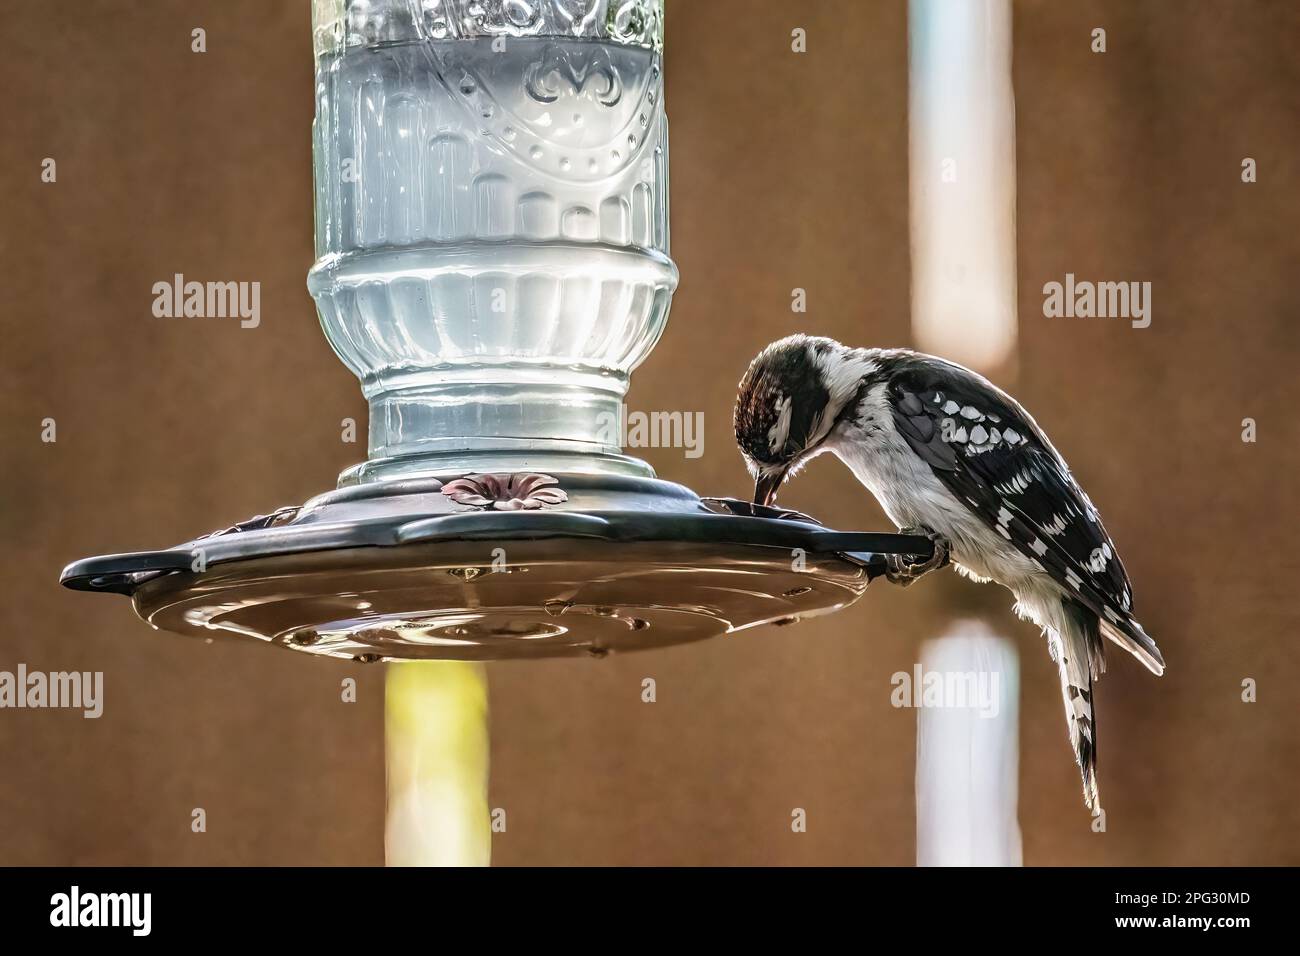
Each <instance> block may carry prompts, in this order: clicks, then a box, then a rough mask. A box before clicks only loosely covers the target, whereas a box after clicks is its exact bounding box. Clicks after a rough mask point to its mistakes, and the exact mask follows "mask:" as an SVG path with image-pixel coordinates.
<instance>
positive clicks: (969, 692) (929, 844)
mask: <svg viewBox="0 0 1300 956" xmlns="http://www.w3.org/2000/svg"><path fill="white" fill-rule="evenodd" d="M920 674H921V680H920V681H919V682H918V681H915V680H914V681H913V689H912V693H913V695H914V696H913V703H914V704H915V705H916V706H917V711H916V863H917V865H918V866H1020V865H1021V862H1022V860H1021V852H1020V823H1019V821H1018V820H1017V819H1016V807H1017V804H1018V802H1019V801H1018V797H1019V780H1018V777H1019V769H1020V752H1019V741H1018V736H1019V727H1020V720H1019V696H1020V675H1019V658H1018V657H1017V655H1016V649H1015V645H1014V644H1012V643H1011V642H1010V641H1008V640H1006V639H1005V638H1002V637H998V636H997V635H995V634H994V633H993V632H992V631H990V630H989V629H988V627H987V626H985V625H984V624H981V623H979V622H977V621H961V622H958V623H957V624H956V625H954V627H953V630H952V631H950V632H949V633H947V634H945V635H944V636H943V637H941V638H939V639H938V640H933V641H927V642H926V644H925V646H924V647H923V648H922V652H921V668H920ZM931 682H933V683H931ZM918 684H919V686H917V685H918Z"/></svg>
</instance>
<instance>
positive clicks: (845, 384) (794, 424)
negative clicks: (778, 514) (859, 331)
mask: <svg viewBox="0 0 1300 956" xmlns="http://www.w3.org/2000/svg"><path fill="white" fill-rule="evenodd" d="M875 368H876V362H875V360H874V359H873V358H872V353H871V352H870V351H867V350H862V349H850V348H848V347H846V346H844V345H841V344H840V343H839V342H836V341H835V340H834V339H827V338H816V337H813V336H809V335H791V336H789V337H787V338H784V339H781V340H779V341H777V342H773V343H772V344H771V345H769V346H768V347H767V348H765V349H763V351H761V352H759V353H758V356H757V357H756V358H755V359H754V361H752V362H751V363H750V364H749V370H748V371H746V372H745V376H744V378H742V379H741V380H740V389H739V392H738V394H737V395H736V414H735V425H736V444H737V445H739V446H740V453H741V455H742V456H743V457H744V459H745V464H746V466H748V468H749V471H750V474H752V475H753V476H754V503H755V504H759V505H770V504H771V503H772V501H773V500H774V499H775V498H776V493H777V491H778V489H780V487H781V482H783V481H784V480H785V479H786V478H787V477H788V476H790V475H793V474H794V473H795V472H797V471H798V469H799V468H800V467H802V466H803V464H804V463H805V462H807V461H809V460H810V459H812V458H814V457H815V456H816V455H818V454H819V453H820V452H822V451H824V450H825V447H824V443H825V441H826V439H827V437H829V436H830V434H831V432H832V431H833V430H834V428H835V425H836V424H837V423H838V421H839V420H840V417H841V416H842V415H843V414H844V412H845V411H846V410H847V409H850V408H851V407H852V405H853V404H854V403H855V401H856V399H857V396H858V393H859V389H860V388H861V387H862V384H863V382H864V380H865V379H866V378H867V377H868V376H869V375H870V374H871V373H872V371H874V370H875Z"/></svg>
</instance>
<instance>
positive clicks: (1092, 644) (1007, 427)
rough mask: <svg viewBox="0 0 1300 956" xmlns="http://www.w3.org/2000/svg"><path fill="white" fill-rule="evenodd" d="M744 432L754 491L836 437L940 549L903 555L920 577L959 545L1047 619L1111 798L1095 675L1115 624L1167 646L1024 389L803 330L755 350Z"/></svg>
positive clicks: (1138, 644)
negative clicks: (1145, 624)
mask: <svg viewBox="0 0 1300 956" xmlns="http://www.w3.org/2000/svg"><path fill="white" fill-rule="evenodd" d="M735 425H736V441H737V443H738V444H739V445H740V450H741V453H742V454H743V455H744V458H745V463H746V464H747V465H748V466H749V469H750V472H751V473H752V474H753V476H754V481H755V487H754V501H755V503H757V504H760V505H770V504H771V503H772V501H773V499H774V498H775V497H776V493H777V490H778V489H779V488H780V486H781V483H782V482H783V481H785V480H786V479H787V478H788V477H790V476H792V475H793V474H795V473H796V472H797V471H798V470H799V469H800V468H801V467H802V466H803V465H804V464H806V463H807V462H808V461H809V460H810V459H812V458H815V457H816V456H817V455H820V454H822V453H823V452H830V453H832V454H833V455H835V456H836V457H838V458H839V459H840V460H841V461H842V462H844V464H846V465H847V466H848V467H849V469H850V470H851V471H852V472H853V474H854V475H855V476H856V477H857V479H858V480H859V481H860V482H862V484H863V485H865V486H866V487H867V488H868V490H870V491H871V493H872V494H873V495H875V497H876V499H877V500H878V501H879V502H880V505H881V507H882V508H883V509H884V510H885V513H886V514H887V515H888V516H889V518H890V520H891V521H893V522H894V523H895V524H897V525H898V526H899V528H901V529H903V530H904V531H907V532H910V533H915V534H923V535H927V536H929V537H930V538H931V540H933V541H934V542H935V551H934V556H933V557H932V558H930V559H928V560H927V561H926V562H925V563H924V564H911V565H909V564H899V563H895V564H894V565H893V566H892V567H891V572H890V574H889V577H890V579H891V580H894V581H896V582H898V583H901V584H907V583H910V582H911V581H913V580H915V579H916V578H917V577H919V576H920V575H922V574H925V573H926V572H928V571H931V570H934V569H935V568H938V567H942V566H943V565H944V564H946V563H948V561H949V560H951V562H952V563H953V564H954V565H955V566H956V568H957V570H958V571H960V572H961V573H962V574H964V575H966V576H967V577H969V578H972V579H974V580H976V581H981V582H984V581H996V582H998V583H999V584H1001V585H1003V586H1004V587H1006V588H1007V589H1008V590H1010V591H1011V593H1012V594H1014V595H1015V597H1016V611H1017V612H1018V613H1019V614H1020V616H1021V617H1023V618H1026V619H1028V620H1031V621H1033V622H1034V623H1036V624H1037V625H1039V627H1041V628H1042V629H1043V633H1044V634H1045V636H1046V637H1047V642H1048V648H1049V651H1050V652H1051V655H1052V658H1053V660H1055V661H1056V663H1057V666H1058V669H1059V671H1060V675H1061V693H1062V695H1063V697H1064V700H1065V716H1066V721H1067V723H1068V726H1069V735H1070V742H1071V744H1072V745H1073V746H1074V756H1075V760H1076V762H1077V763H1078V765H1079V772H1080V773H1081V774H1082V776H1083V798H1084V802H1085V803H1086V804H1087V805H1088V806H1089V807H1090V808H1092V807H1099V802H1098V794H1097V750H1096V747H1097V724H1096V719H1095V716H1094V713H1093V697H1092V682H1093V680H1094V679H1096V678H1097V677H1098V676H1100V674H1101V673H1102V671H1103V670H1104V667H1105V665H1104V661H1103V656H1102V638H1103V637H1105V638H1108V639H1109V640H1111V641H1113V642H1114V643H1116V644H1118V645H1119V646H1120V647H1122V648H1123V649H1124V650H1126V651H1128V652H1129V653H1130V654H1132V655H1133V656H1134V657H1136V658H1137V659H1138V660H1140V661H1141V662H1142V663H1143V664H1145V665H1146V666H1147V668H1148V669H1149V670H1150V671H1151V672H1152V673H1154V674H1157V675H1159V674H1162V673H1164V669H1165V662H1164V659H1163V658H1162V657H1161V656H1160V650H1159V648H1157V647H1156V644H1155V641H1153V640H1152V639H1151V638H1150V637H1149V636H1147V634H1146V632H1145V631H1143V630H1142V626H1141V625H1140V624H1139V623H1138V622H1137V621H1136V620H1135V619H1134V617H1133V591H1132V588H1131V586H1130V585H1129V579H1128V574H1127V573H1126V572H1125V571H1124V565H1123V564H1122V563H1121V562H1120V559H1119V555H1118V554H1117V553H1116V551H1115V545H1114V544H1113V543H1112V542H1111V540H1110V536H1109V535H1107V533H1106V529H1105V528H1104V527H1103V526H1102V523H1101V518H1100V516H1099V515H1098V514H1097V509H1096V508H1094V507H1093V505H1092V502H1091V501H1089V500H1088V496H1087V495H1086V494H1084V493H1083V490H1082V489H1081V488H1080V487H1079V486H1078V484H1076V483H1075V480H1074V478H1073V477H1072V476H1071V475H1070V469H1069V466H1068V465H1066V463H1065V460H1064V459H1063V458H1062V457H1061V456H1060V454H1059V453H1058V452H1057V451H1056V449H1055V448H1053V447H1052V443H1051V442H1050V441H1048V439H1047V436H1046V435H1045V434H1044V433H1043V431H1042V429H1040V428H1039V427H1038V425H1037V423H1036V422H1035V421H1034V420H1033V418H1031V417H1030V415H1029V413H1028V412H1026V411H1025V410H1024V409H1023V408H1022V407H1021V406H1020V403H1019V402H1017V401H1016V400H1015V399H1014V398H1012V397H1011V396H1010V395H1008V394H1006V393H1005V392H1003V391H1002V390H1001V389H999V388H998V387H997V386H995V385H993V383H991V382H989V381H988V380H987V379H985V378H984V377H983V376H981V375H978V374H976V373H975V372H972V371H971V370H970V369H967V368H963V367H962V366H960V365H957V364H954V363H952V362H948V361H945V360H943V359H940V358H935V357H934V356H931V355H924V354H922V353H919V352H912V351H909V350H907V349H855V348H848V347H846V346H844V345H841V344H840V343H839V342H836V341H834V340H832V339H827V338H814V337H811V336H806V335H793V336H790V337H789V338H784V339H781V340H780V341H778V342H773V343H772V344H771V345H769V346H768V347H767V348H765V349H764V350H763V351H762V352H761V353H759V355H758V357H757V358H755V359H754V361H753V362H752V363H751V364H750V366H749V370H748V371H747V372H746V373H745V377H744V378H743V379H742V380H741V382H740V390H739V394H738V396H737V399H736V416H735Z"/></svg>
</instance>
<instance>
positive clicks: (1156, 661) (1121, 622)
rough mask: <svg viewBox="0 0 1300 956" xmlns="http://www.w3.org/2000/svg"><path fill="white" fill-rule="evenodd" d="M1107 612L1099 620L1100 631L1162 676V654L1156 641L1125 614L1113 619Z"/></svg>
mask: <svg viewBox="0 0 1300 956" xmlns="http://www.w3.org/2000/svg"><path fill="white" fill-rule="evenodd" d="M1109 614H1110V612H1109V611H1108V612H1107V615H1108V616H1107V617H1105V618H1102V620H1101V622H1100V623H1101V633H1102V634H1104V635H1105V636H1106V637H1108V638H1110V639H1111V640H1112V641H1114V642H1115V643H1116V644H1118V645H1119V646H1120V647H1122V648H1124V650H1126V651H1128V652H1129V653H1130V654H1132V655H1133V656H1134V657H1136V658H1137V659H1138V660H1140V661H1141V662H1142V663H1143V665H1145V666H1146V669H1147V670H1149V671H1150V672H1151V673H1153V674H1155V675H1156V676H1157V677H1160V676H1162V675H1163V674H1164V672H1165V659H1164V656H1163V655H1162V654H1161V653H1160V648H1158V647H1156V642H1155V641H1154V640H1152V639H1151V637H1150V635H1148V634H1147V632H1146V631H1144V630H1142V625H1141V624H1139V623H1138V622H1137V621H1135V620H1134V619H1133V618H1132V617H1131V616H1129V615H1127V614H1125V615H1115V619H1114V620H1111V618H1110V616H1109Z"/></svg>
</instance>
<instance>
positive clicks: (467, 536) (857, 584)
mask: <svg viewBox="0 0 1300 956" xmlns="http://www.w3.org/2000/svg"><path fill="white" fill-rule="evenodd" d="M499 506H504V508H502V507H499ZM931 548H932V545H931V544H930V542H929V541H928V540H927V539H925V538H918V537H915V536H907V535H895V534H860V533H840V532H835V531H830V530H828V529H825V528H823V527H821V526H820V525H818V524H817V523H816V522H815V521H813V520H812V519H810V518H808V517H807V516H804V515H797V514H795V513H792V512H781V511H777V510H775V509H770V508H760V507H757V506H754V505H750V504H748V503H746V502H741V501H735V500H732V499H701V498H699V497H698V496H696V495H695V494H694V493H693V492H691V491H689V490H688V489H686V488H683V487H681V486H680V485H674V484H671V483H669V482H663V481H658V480H656V479H646V478H635V477H616V476H593V475H568V476H562V478H561V479H555V478H550V477H549V476H543V475H536V474H532V475H525V476H518V475H500V476H484V475H478V476H470V477H469V478H465V479H458V480H453V481H448V482H445V483H444V482H443V481H442V480H440V479H434V478H429V479H422V480H412V481H403V482H381V483H376V484H373V485H359V486H355V487H351V488H345V489H341V490H339V491H334V492H330V493H328V494H326V495H322V496H320V497H318V498H315V499H313V500H312V501H309V502H308V503H307V504H305V505H303V506H302V507H301V508H291V509H281V510H280V511H278V512H275V513H274V514H272V515H270V516H267V517H263V518H258V519H254V520H253V521H250V522H245V523H243V524H241V525H236V526H235V527H233V528H230V529H227V530H226V531H223V532H219V533H217V534H215V535H210V536H206V537H203V538H198V539H195V540H194V541H191V542H189V543H188V544H186V545H183V546H181V547H179V548H176V549H171V550H168V551H158V552H145V553H140V554H127V555H110V556H107V557H101V558H88V559H85V560H83V561H78V562H76V563H74V564H72V565H69V567H68V568H67V569H66V570H65V571H64V574H63V583H64V584H65V585H67V586H69V587H72V588H76V589H79V590H90V591H109V592H115V593H122V594H128V595H130V597H131V599H132V602H133V604H134V606H135V610H136V612H137V613H138V614H139V615H140V616H141V617H142V618H143V619H144V620H146V621H148V622H149V623H150V624H151V625H153V626H154V627H155V628H158V629H161V630H165V631H172V632H175V633H178V634H183V635H189V636H194V637H202V638H207V639H211V638H215V637H232V638H242V639H253V640H257V641H262V642H265V643H268V644H271V645H274V646H279V647H285V648H289V649H291V650H296V651H301V652H304V653H308V654H316V655H321V656H327V657H336V658H346V659H352V660H359V661H364V662H371V661H395V660H497V659H509V658H540V657H567V656H580V655H592V656H597V657H600V656H604V655H605V654H607V653H609V652H611V651H630V650H642V649H647V648H654V647H666V646H669V645H673V644H684V643H688V642H691V641H697V640H702V639H704V638H708V637H714V636H717V635H720V634H727V633H733V632H736V631H740V630H743V629H745V628H750V627H755V626H757V625H761V624H785V623H793V622H795V621H798V620H802V619H804V618H808V617H813V616H816V615H819V614H825V613H830V612H832V611H836V610H839V609H840V608H842V607H845V606H846V605H848V604H851V603H853V602H854V601H856V600H857V599H858V598H859V597H861V595H862V593H863V592H864V590H865V589H866V587H867V585H868V583H869V582H870V581H871V579H872V578H873V577H875V576H877V575H878V574H881V573H883V572H884V568H885V555H886V554H907V555H912V556H915V557H916V559H917V560H920V559H923V558H924V557H925V556H926V555H928V554H929V553H930V549H931Z"/></svg>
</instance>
